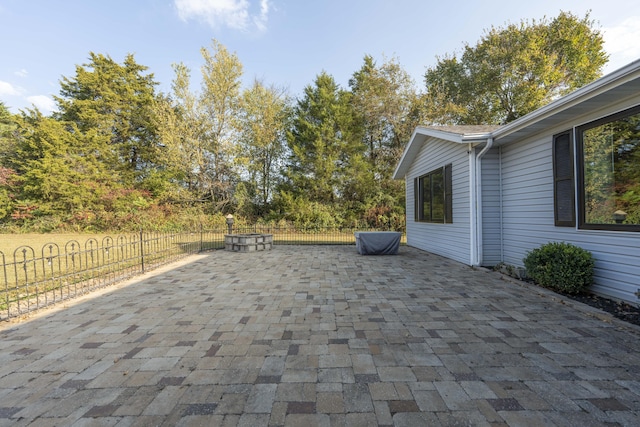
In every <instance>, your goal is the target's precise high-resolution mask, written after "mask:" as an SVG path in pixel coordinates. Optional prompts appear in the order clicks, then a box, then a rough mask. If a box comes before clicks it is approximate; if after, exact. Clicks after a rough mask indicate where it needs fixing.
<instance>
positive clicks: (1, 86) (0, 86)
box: [0, 80, 20, 96]
mask: <svg viewBox="0 0 640 427" xmlns="http://www.w3.org/2000/svg"><path fill="white" fill-rule="evenodd" d="M0 96H20V90H19V89H18V88H16V87H15V86H14V85H12V84H11V83H8V82H3V81H1V80H0Z"/></svg>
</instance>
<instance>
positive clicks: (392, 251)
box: [354, 231, 402, 255]
mask: <svg viewBox="0 0 640 427" xmlns="http://www.w3.org/2000/svg"><path fill="white" fill-rule="evenodd" d="M354 234H355V236H356V249H357V250H358V253H359V254H361V255H396V254H397V253H398V247H399V246H400V237H402V233H399V232H397V231H356V232H355V233H354Z"/></svg>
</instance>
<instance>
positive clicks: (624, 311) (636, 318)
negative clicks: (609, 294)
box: [563, 294, 640, 326]
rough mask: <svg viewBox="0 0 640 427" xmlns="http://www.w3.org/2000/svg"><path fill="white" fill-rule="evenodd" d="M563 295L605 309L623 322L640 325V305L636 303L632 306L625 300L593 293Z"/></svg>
mask: <svg viewBox="0 0 640 427" xmlns="http://www.w3.org/2000/svg"><path fill="white" fill-rule="evenodd" d="M563 296H565V297H567V298H569V299H571V300H574V301H578V302H581V303H583V304H587V305H590V306H591V307H594V308H597V309H600V310H602V311H605V312H607V313H609V314H611V315H612V316H614V317H616V318H618V319H620V320H623V321H625V322H628V323H631V324H633V325H638V326H640V307H638V306H637V305H636V306H634V305H631V304H629V303H626V302H621V301H616V300H612V299H609V298H604V297H601V296H598V295H594V294H578V295H567V294H563Z"/></svg>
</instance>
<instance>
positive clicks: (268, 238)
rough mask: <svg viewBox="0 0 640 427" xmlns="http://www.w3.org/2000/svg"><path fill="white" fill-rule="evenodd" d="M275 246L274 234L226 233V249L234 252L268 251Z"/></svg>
mask: <svg viewBox="0 0 640 427" xmlns="http://www.w3.org/2000/svg"><path fill="white" fill-rule="evenodd" d="M272 246H273V234H263V233H247V234H225V235H224V249H225V250H227V251H233V252H254V251H268V250H270V249H271V247H272Z"/></svg>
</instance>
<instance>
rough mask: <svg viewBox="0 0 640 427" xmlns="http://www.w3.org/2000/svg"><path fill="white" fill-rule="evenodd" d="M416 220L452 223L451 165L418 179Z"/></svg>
mask: <svg viewBox="0 0 640 427" xmlns="http://www.w3.org/2000/svg"><path fill="white" fill-rule="evenodd" d="M414 187H415V202H416V204H415V209H416V220H417V221H424V222H439V223H452V222H453V215H452V196H451V165H450V164H449V165H446V166H444V167H442V168H438V169H436V170H433V171H431V172H429V173H427V174H426V175H422V176H421V177H419V178H416V180H415V182H414Z"/></svg>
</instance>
